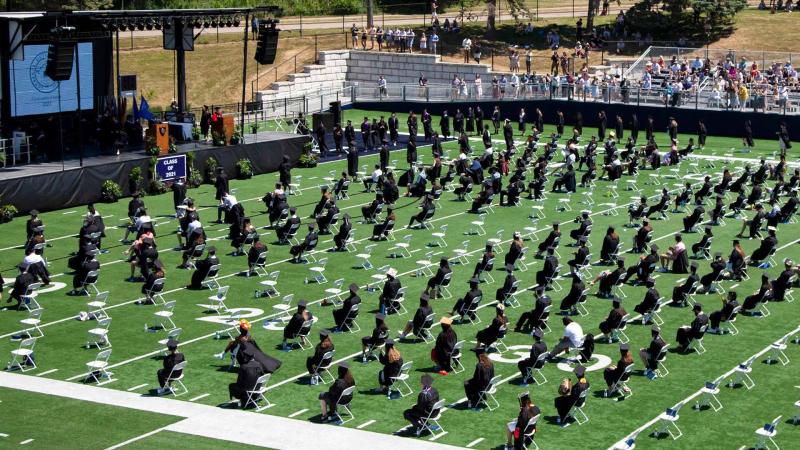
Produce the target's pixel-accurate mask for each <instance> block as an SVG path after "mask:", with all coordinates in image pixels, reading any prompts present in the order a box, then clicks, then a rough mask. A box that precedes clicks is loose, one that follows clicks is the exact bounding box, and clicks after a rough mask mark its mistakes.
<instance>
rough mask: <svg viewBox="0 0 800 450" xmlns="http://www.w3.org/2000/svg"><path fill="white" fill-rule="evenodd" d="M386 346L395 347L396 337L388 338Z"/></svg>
mask: <svg viewBox="0 0 800 450" xmlns="http://www.w3.org/2000/svg"><path fill="white" fill-rule="evenodd" d="M386 346H387V347H394V339H392V338H389V339H387V340H386Z"/></svg>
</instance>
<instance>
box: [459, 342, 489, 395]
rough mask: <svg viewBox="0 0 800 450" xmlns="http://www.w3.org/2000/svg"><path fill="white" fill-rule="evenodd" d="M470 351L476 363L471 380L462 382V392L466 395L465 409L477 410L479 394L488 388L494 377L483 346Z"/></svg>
mask: <svg viewBox="0 0 800 450" xmlns="http://www.w3.org/2000/svg"><path fill="white" fill-rule="evenodd" d="M472 351H473V352H475V356H476V357H477V358H478V362H477V363H476V364H475V371H474V372H473V374H472V378H470V379H468V380H465V381H464V392H465V393H466V394H467V407H468V408H477V407H478V399H479V398H480V393H481V392H483V391H485V390H486V389H487V388H488V387H489V382H490V381H491V380H492V378H493V377H494V364H492V360H491V359H489V356H488V355H486V349H485V348H484V347H483V346H478V347H475V348H474V349H472Z"/></svg>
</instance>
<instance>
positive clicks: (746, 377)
mask: <svg viewBox="0 0 800 450" xmlns="http://www.w3.org/2000/svg"><path fill="white" fill-rule="evenodd" d="M755 359H756V358H755V357H751V358H749V359H748V360H747V361H745V362H743V363H741V364H739V365H738V366H736V367H735V368H734V369H733V373H732V374H731V376H730V378H729V379H728V387H729V388H734V387H736V386H738V385H740V384H741V385H742V386H744V387H745V388H747V390H748V391H749V390H750V389H753V388H754V387H755V385H756V382H755V381H754V380H753V378H752V377H750V374H751V373H752V372H753V367H752V365H753V361H755Z"/></svg>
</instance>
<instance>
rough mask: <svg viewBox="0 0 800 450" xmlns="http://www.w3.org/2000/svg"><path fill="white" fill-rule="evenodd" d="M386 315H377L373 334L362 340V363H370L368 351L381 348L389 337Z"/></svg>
mask: <svg viewBox="0 0 800 450" xmlns="http://www.w3.org/2000/svg"><path fill="white" fill-rule="evenodd" d="M385 321H386V315H384V314H381V313H378V314H375V328H373V329H372V334H370V335H369V336H364V337H362V338H361V358H360V359H361V362H363V363H366V362H369V359H368V357H367V351H368V350H369V349H370V347H372V348H379V347H381V346H382V345H383V344H384V343H385V342H386V339H387V338H388V337H389V328H388V327H387V326H386V322H385Z"/></svg>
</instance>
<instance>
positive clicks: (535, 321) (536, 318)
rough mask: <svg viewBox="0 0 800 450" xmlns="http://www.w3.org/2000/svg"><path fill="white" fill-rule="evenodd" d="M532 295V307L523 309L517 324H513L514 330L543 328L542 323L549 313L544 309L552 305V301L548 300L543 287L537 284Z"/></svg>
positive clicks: (526, 330) (527, 330)
mask: <svg viewBox="0 0 800 450" xmlns="http://www.w3.org/2000/svg"><path fill="white" fill-rule="evenodd" d="M533 295H534V301H533V303H534V305H533V309H532V310H530V311H525V312H523V313H522V314H521V315H520V317H519V320H517V324H516V325H514V331H516V332H520V331H525V332H529V331H530V330H531V329H533V328H543V327H544V323H545V322H546V321H547V318H548V316H549V315H550V313H548V312H545V309H547V307H548V306H550V305H552V301H551V300H550V297H548V296H546V295H544V287H542V286H537V287H536V288H534V290H533Z"/></svg>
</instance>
